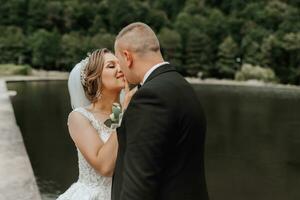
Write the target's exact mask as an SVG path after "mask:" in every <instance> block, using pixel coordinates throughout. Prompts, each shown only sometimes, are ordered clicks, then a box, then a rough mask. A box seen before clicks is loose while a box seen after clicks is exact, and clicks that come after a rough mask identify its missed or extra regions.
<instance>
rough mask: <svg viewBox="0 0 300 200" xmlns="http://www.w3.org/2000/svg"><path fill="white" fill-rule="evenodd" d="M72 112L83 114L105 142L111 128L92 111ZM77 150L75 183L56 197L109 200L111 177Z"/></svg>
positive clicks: (69, 199) (59, 199)
mask: <svg viewBox="0 0 300 200" xmlns="http://www.w3.org/2000/svg"><path fill="white" fill-rule="evenodd" d="M73 112H79V113H81V114H82V115H83V116H85V117H86V118H87V119H88V120H89V121H90V122H91V124H92V126H93V127H94V128H95V129H96V130H97V132H98V134H99V137H100V138H101V139H102V140H103V141H104V142H106V141H107V140H108V138H109V137H110V135H111V133H112V131H113V129H110V128H108V127H107V126H105V125H104V124H103V123H101V122H99V121H98V120H97V119H96V118H95V117H94V115H93V114H92V113H90V112H89V111H87V110H86V109H85V108H82V107H81V108H76V109H74V110H73ZM77 152H78V165H79V178H78V181H77V182H76V183H74V184H73V185H71V187H70V188H69V189H68V190H67V191H66V192H64V193H63V194H62V195H60V196H59V197H58V199H57V200H110V199H111V183H112V178H111V177H104V176H101V175H99V174H98V173H97V172H96V171H95V170H94V169H93V168H92V167H91V166H90V165H89V163H88V162H87V161H86V160H85V158H84V157H83V155H82V154H81V153H80V151H79V150H78V149H77Z"/></svg>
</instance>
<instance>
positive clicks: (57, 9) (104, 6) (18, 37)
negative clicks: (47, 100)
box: [0, 0, 300, 84]
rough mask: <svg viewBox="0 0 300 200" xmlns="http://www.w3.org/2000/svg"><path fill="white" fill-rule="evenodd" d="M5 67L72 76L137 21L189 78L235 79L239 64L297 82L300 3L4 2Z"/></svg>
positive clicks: (0, 16)
mask: <svg viewBox="0 0 300 200" xmlns="http://www.w3.org/2000/svg"><path fill="white" fill-rule="evenodd" d="M0 4H1V5H0V33H1V34H0V63H16V64H28V65H30V66H32V67H34V68H42V69H46V70H67V71H70V70H71V69H72V67H73V66H74V64H75V63H77V62H78V61H80V60H81V59H82V58H84V57H85V55H86V54H87V52H89V51H92V50H93V49H96V48H101V47H108V48H110V49H112V48H113V42H114V38H115V35H116V34H117V33H118V31H119V30H120V29H121V28H122V27H123V26H125V25H127V24H128V23H130V22H134V21H142V22H145V23H147V24H149V25H150V26H151V27H152V28H153V29H154V30H155V31H156V32H157V34H158V37H159V40H160V42H161V46H162V51H163V53H164V56H165V58H166V60H168V61H170V62H172V63H173V64H174V65H175V66H176V67H177V68H178V70H179V71H180V72H181V73H183V74H185V75H196V74H197V73H198V72H199V71H200V72H202V74H203V76H204V77H215V78H234V75H235V73H236V71H237V70H239V69H240V68H241V65H242V64H246V63H247V64H252V65H255V66H256V65H259V66H261V67H264V68H271V69H272V70H273V71H274V72H275V74H276V76H277V77H278V79H279V80H280V82H282V83H291V84H300V1H299V0H281V1H280V0H247V1H246V0H0Z"/></svg>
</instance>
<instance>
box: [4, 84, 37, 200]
mask: <svg viewBox="0 0 300 200" xmlns="http://www.w3.org/2000/svg"><path fill="white" fill-rule="evenodd" d="M40 199H41V196H40V194H39V190H38V187H37V184H36V181H35V177H34V174H33V170H32V167H31V164H30V161H29V157H28V155H27V152H26V149H25V146H24V142H23V138H22V135H21V132H20V129H19V127H18V126H17V123H16V119H15V115H14V111H13V107H12V104H11V102H10V99H9V94H8V91H7V88H6V83H5V81H4V80H1V79H0V200H40Z"/></svg>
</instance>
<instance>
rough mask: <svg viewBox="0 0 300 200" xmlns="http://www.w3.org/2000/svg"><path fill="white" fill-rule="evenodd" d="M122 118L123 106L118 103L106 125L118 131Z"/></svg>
mask: <svg viewBox="0 0 300 200" xmlns="http://www.w3.org/2000/svg"><path fill="white" fill-rule="evenodd" d="M122 116H123V113H122V108H121V105H120V104H118V103H113V106H112V113H111V114H110V115H109V119H107V120H106V121H105V122H104V124H105V125H106V126H107V127H109V128H111V129H116V128H118V127H120V125H121V122H122Z"/></svg>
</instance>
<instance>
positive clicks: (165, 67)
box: [144, 64, 176, 84]
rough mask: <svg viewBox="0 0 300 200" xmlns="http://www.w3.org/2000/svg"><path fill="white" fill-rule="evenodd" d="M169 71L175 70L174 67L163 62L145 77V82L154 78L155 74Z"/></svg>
mask: <svg viewBox="0 0 300 200" xmlns="http://www.w3.org/2000/svg"><path fill="white" fill-rule="evenodd" d="M170 71H176V69H175V67H173V66H171V65H170V64H165V65H162V66H160V67H159V68H157V69H155V70H154V71H153V72H152V73H151V74H150V76H149V77H148V78H147V79H146V81H145V83H144V84H146V83H147V82H148V81H151V80H152V79H153V78H155V77H156V76H158V75H160V74H163V73H166V72H170Z"/></svg>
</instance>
